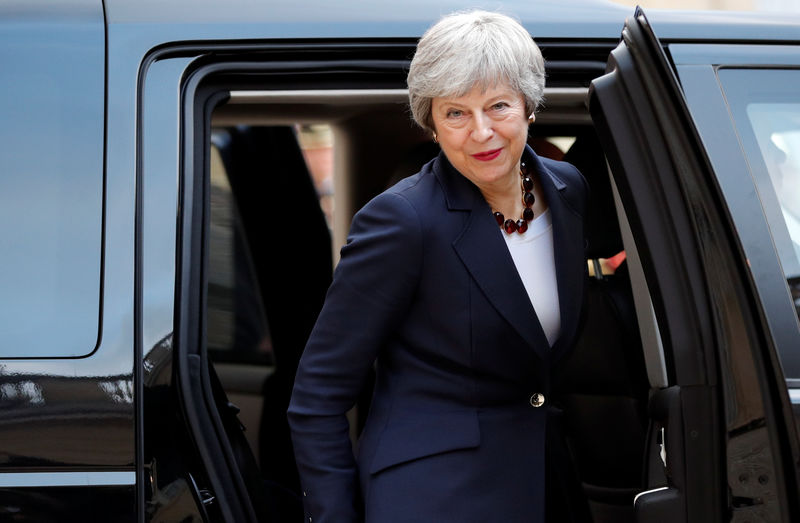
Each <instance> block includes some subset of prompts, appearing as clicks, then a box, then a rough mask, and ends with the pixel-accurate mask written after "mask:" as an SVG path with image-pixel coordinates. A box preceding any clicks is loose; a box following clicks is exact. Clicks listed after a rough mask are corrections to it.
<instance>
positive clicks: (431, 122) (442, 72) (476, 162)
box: [289, 11, 587, 523]
mask: <svg viewBox="0 0 800 523" xmlns="http://www.w3.org/2000/svg"><path fill="white" fill-rule="evenodd" d="M408 87H409V98H410V103H411V108H412V112H413V115H414V119H415V120H416V121H417V123H419V124H420V125H421V126H423V127H424V128H426V129H428V130H430V131H431V133H432V137H433V139H434V141H438V143H439V145H440V146H441V149H442V152H441V154H439V156H438V157H437V158H436V159H434V160H433V161H431V162H430V163H428V164H426V165H425V166H424V167H423V168H422V170H421V171H420V172H419V173H418V174H416V175H414V176H412V177H410V178H407V179H405V180H403V181H401V182H400V183H398V184H397V185H395V186H394V187H392V188H391V189H389V190H387V191H386V192H384V193H383V194H381V195H379V196H377V197H376V198H374V199H373V200H372V201H371V202H369V203H368V204H367V205H366V206H365V207H364V208H363V209H361V211H359V212H358V213H357V214H356V216H355V218H354V220H353V224H352V228H351V231H350V236H349V238H348V242H347V245H345V246H344V248H343V249H342V256H341V261H340V263H339V266H338V267H337V269H336V272H335V275H334V281H333V284H332V285H331V288H330V290H329V293H328V296H327V298H326V302H325V306H324V307H323V310H322V313H321V314H320V317H319V320H318V322H317V324H316V326H315V328H314V331H313V333H312V335H311V338H310V339H309V342H308V345H307V346H306V349H305V352H304V354H303V357H302V360H301V362H300V368H299V370H298V373H297V378H296V382H295V388H294V393H293V396H292V401H291V405H290V408H289V418H290V424H291V427H292V434H293V441H294V448H295V455H296V458H297V463H298V468H299V470H300V476H301V483H302V486H303V491H304V492H303V496H304V504H305V507H306V517H307V520H308V521H309V523H327V522H335V523H343V522H356V521H367V522H375V523H388V522H398V523H399V522H402V523H409V522H415V521H419V522H438V523H441V522H459V523H464V522H476V523H487V522H494V521H497V522H503V523H513V522H525V523H531V522H541V521H545V512H544V504H545V466H546V463H545V455H546V453H548V460H550V459H551V455H552V451H551V448H550V445H549V444H548V446H547V449H546V445H545V440H546V434H547V432H549V431H548V430H547V427H548V418H552V416H548V412H550V411H551V409H550V408H549V407H550V406H549V404H548V396H549V393H550V387H551V383H550V374H551V369H552V368H553V366H554V365H556V364H557V363H558V362H559V360H560V359H561V358H562V357H563V356H564V354H565V353H567V352H568V351H569V348H570V347H571V345H572V342H573V339H574V337H575V331H576V328H577V324H578V317H579V312H580V308H581V301H582V293H583V279H584V265H585V262H584V256H583V246H584V242H583V226H582V213H583V209H584V205H585V200H586V195H587V188H586V185H585V182H584V180H583V178H582V177H581V175H580V173H578V171H577V170H576V169H575V168H574V167H572V166H571V165H569V164H566V163H562V162H555V161H552V160H547V159H544V158H539V157H537V156H536V155H535V154H534V153H533V151H532V150H531V149H530V148H529V147H527V145H526V138H527V132H528V123H529V122H531V121H533V119H534V111H535V109H536V107H537V105H538V104H539V102H540V100H541V97H542V92H543V88H544V64H543V60H542V56H541V53H540V52H539V50H538V48H537V47H536V45H535V44H534V43H533V41H532V39H531V37H530V35H529V34H528V33H527V32H526V31H525V30H524V29H523V28H522V27H521V26H520V25H519V24H518V23H517V22H515V21H514V20H512V19H511V18H509V17H507V16H503V15H500V14H496V13H487V12H481V11H475V12H468V13H457V14H454V15H450V16H447V17H445V18H443V19H442V20H441V21H439V22H438V23H437V24H436V25H434V26H433V27H432V28H431V29H429V30H428V32H426V33H425V35H424V36H423V37H422V39H421V40H420V42H419V45H418V47H417V52H416V55H415V56H414V59H413V61H412V63H411V68H410V71H409V74H408ZM373 366H374V368H375V371H376V384H375V389H374V396H373V401H372V405H371V407H370V412H369V417H368V419H367V422H366V426H365V428H364V432H363V434H362V436H361V439H360V442H359V445H358V453H357V454H358V455H357V458H354V456H353V453H352V448H351V444H350V439H349V436H348V431H349V425H348V422H347V419H346V417H345V414H346V412H347V411H348V410H349V409H350V408H351V407H352V405H353V403H354V401H355V398H356V397H357V395H358V394H359V392H360V390H361V389H362V387H363V386H364V382H365V379H366V376H367V375H368V374H369V372H370V371H371V370H372V369H373ZM549 465H550V466H551V468H555V469H560V468H563V467H564V466H565V465H566V464H565V463H559V462H556V463H550V464H549ZM558 517H559V518H561V516H558ZM548 519H550V520H551V521H555V520H556V519H555V517H553V518H550V517H548ZM559 520H560V519H559Z"/></svg>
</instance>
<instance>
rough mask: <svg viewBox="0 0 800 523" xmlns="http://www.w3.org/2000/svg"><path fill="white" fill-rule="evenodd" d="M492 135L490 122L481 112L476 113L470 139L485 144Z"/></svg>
mask: <svg viewBox="0 0 800 523" xmlns="http://www.w3.org/2000/svg"><path fill="white" fill-rule="evenodd" d="M493 135H494V129H493V128H492V120H491V118H489V117H488V116H487V115H486V114H484V113H483V112H480V111H478V112H476V113H475V119H474V127H473V129H472V139H473V140H475V141H476V142H486V141H487V140H489V139H490V138H491V137H492V136H493Z"/></svg>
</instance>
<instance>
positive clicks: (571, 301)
mask: <svg viewBox="0 0 800 523" xmlns="http://www.w3.org/2000/svg"><path fill="white" fill-rule="evenodd" d="M533 161H534V165H535V167H536V169H537V170H538V172H539V179H540V180H541V183H542V189H543V190H544V194H545V198H547V204H548V207H549V208H550V213H551V216H552V219H553V250H554V251H555V264H556V279H557V280H558V303H559V311H560V313H561V335H560V336H559V338H558V340H557V341H556V343H555V344H554V345H553V347H552V357H553V358H552V361H555V360H557V359H558V358H559V357H560V356H561V355H562V354H563V353H564V351H563V350H562V349H563V348H566V347H569V346H570V345H571V342H572V340H573V339H574V337H575V333H576V330H577V327H578V320H579V317H580V311H581V305H582V301H583V287H584V276H585V275H584V272H585V270H584V267H585V265H586V260H585V255H584V238H583V217H582V216H581V215H580V214H579V213H578V211H576V210H574V209H572V207H570V205H569V204H568V203H567V201H566V199H565V198H564V192H565V191H567V190H569V188H568V187H567V185H566V184H564V182H562V181H561V179H559V177H558V175H557V174H556V173H554V172H553V171H551V170H550V169H548V168H547V167H546V166H545V165H544V164H543V163H542V161H541V160H540V159H539V157H537V156H536V155H533Z"/></svg>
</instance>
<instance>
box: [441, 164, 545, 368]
mask: <svg viewBox="0 0 800 523" xmlns="http://www.w3.org/2000/svg"><path fill="white" fill-rule="evenodd" d="M437 167H438V168H437ZM434 169H435V172H436V175H437V177H438V178H439V180H440V183H441V184H442V187H443V189H444V191H445V195H446V198H447V203H448V207H449V208H450V210H463V211H469V216H468V217H467V220H466V224H465V226H464V229H463V230H462V231H461V233H460V234H459V235H458V236H457V237H456V238H455V240H454V241H453V248H454V249H455V251H456V253H457V254H458V256H459V258H460V259H461V261H462V262H463V263H464V265H465V266H466V268H467V270H468V271H469V273H470V275H471V276H472V278H473V279H474V280H475V282H476V283H477V285H478V287H479V288H480V289H481V291H482V292H483V293H484V295H485V296H486V298H487V299H488V300H489V301H490V302H491V303H492V305H493V306H494V307H495V309H497V311H498V312H499V313H500V315H501V316H503V317H504V318H505V319H506V321H507V322H508V323H509V324H510V325H511V326H512V328H514V329H515V330H516V331H517V332H518V333H519V334H520V336H521V337H522V338H523V339H524V340H525V342H526V344H527V345H528V346H530V347H532V348H533V349H534V350H535V351H536V352H537V353H538V354H539V355H540V357H542V358H543V359H544V358H547V353H548V348H549V345H548V343H547V337H546V336H545V334H544V331H543V330H542V327H541V324H540V323H539V319H538V318H537V317H536V312H535V311H534V310H533V306H532V305H531V302H530V300H529V299H528V294H527V292H526V291H525V287H524V286H523V284H522V280H521V279H520V277H519V273H518V272H517V269H516V267H515V266H514V260H513V259H512V258H511V254H510V253H509V252H508V247H507V246H506V244H505V240H503V236H502V234H503V233H502V231H501V230H500V228H499V227H498V226H497V222H495V220H494V217H493V216H492V213H491V209H489V205H488V204H487V203H486V200H485V199H484V198H483V196H482V195H481V193H480V191H479V190H478V188H477V187H475V185H474V184H472V182H470V181H469V180H467V179H466V178H464V177H463V176H462V175H461V174H459V173H458V172H457V171H456V170H455V169H454V168H453V167H452V166H451V165H450V163H449V162H448V161H447V160H446V158H445V157H444V155H443V154H441V155H440V156H439V158H438V159H437V165H435V166H434Z"/></svg>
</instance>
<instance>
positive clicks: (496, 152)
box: [470, 148, 503, 162]
mask: <svg viewBox="0 0 800 523" xmlns="http://www.w3.org/2000/svg"><path fill="white" fill-rule="evenodd" d="M502 151H503V149H502V148H500V149H492V150H491V151H483V152H480V153H476V154H472V155H470V156H472V157H473V158H475V159H476V160H479V161H481V162H488V161H489V160H494V159H495V158H497V157H498V156H500V153H501V152H502Z"/></svg>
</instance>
